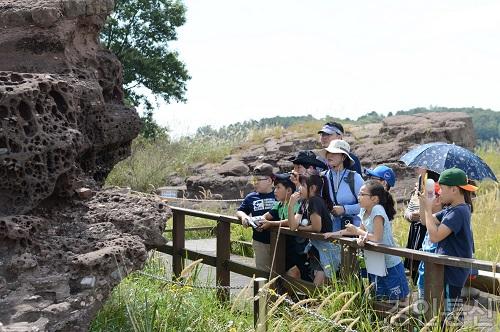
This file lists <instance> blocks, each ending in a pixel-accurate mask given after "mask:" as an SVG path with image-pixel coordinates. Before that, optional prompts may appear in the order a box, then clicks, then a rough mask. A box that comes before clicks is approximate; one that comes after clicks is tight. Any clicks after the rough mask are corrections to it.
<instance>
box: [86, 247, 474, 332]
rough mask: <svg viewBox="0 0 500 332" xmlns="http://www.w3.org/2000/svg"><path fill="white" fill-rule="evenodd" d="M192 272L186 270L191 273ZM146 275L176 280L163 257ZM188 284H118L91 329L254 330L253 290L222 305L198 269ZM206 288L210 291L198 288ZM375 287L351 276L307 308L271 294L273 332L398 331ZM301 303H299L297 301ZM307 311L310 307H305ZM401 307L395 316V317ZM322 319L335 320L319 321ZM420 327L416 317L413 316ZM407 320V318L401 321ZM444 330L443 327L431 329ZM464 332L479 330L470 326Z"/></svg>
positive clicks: (142, 280) (143, 280) (141, 279)
mask: <svg viewBox="0 0 500 332" xmlns="http://www.w3.org/2000/svg"><path fill="white" fill-rule="evenodd" d="M188 269H189V268H186V269H185V271H186V270H188ZM144 272H146V273H149V274H151V275H155V276H159V277H161V278H165V279H166V280H171V277H172V276H171V273H170V267H169V266H166V265H165V263H164V261H163V259H162V258H161V256H160V255H159V254H155V255H152V256H151V258H150V259H149V260H148V262H147V263H146V266H145V268H144ZM184 282H185V284H186V285H185V286H182V285H176V284H173V283H170V282H168V281H163V280H157V279H154V278H150V277H148V276H144V275H142V274H140V273H137V272H134V273H132V274H130V275H129V276H128V277H126V278H125V279H124V280H123V281H122V282H121V284H120V285H119V286H117V287H116V288H115V289H114V290H113V292H112V294H111V297H110V298H109V299H108V301H107V302H106V303H105V305H104V307H103V308H102V309H101V310H100V311H99V313H98V315H97V317H96V318H95V320H94V321H93V322H92V324H91V326H90V331H92V332H98V331H134V332H139V331H140V332H143V331H144V332H151V331H160V332H163V331H203V332H206V331H207V330H209V331H230V332H236V331H252V330H253V292H252V288H251V286H250V288H249V289H247V290H244V291H240V293H239V294H237V295H232V300H231V301H230V302H229V303H221V302H219V301H218V299H217V296H216V291H215V290H214V289H210V287H206V286H209V283H207V281H206V280H202V279H201V277H200V274H199V269H198V268H197V267H195V268H194V269H192V270H191V272H190V273H186V274H185V279H184ZM198 286H204V287H206V289H199V288H197V287H198ZM370 289H371V287H369V285H368V284H367V281H366V280H359V279H358V278H350V279H348V280H346V281H335V280H334V281H333V284H332V285H330V286H327V287H325V288H322V289H321V290H318V291H316V292H315V294H313V298H314V300H312V301H311V302H308V303H307V304H303V305H302V307H298V306H297V307H295V308H294V307H292V306H290V304H285V303H282V302H281V301H280V299H279V295H277V294H276V293H274V291H273V290H270V291H269V294H270V297H269V298H268V322H267V323H268V331H307V332H313V331H331V330H336V329H334V328H333V325H332V323H331V321H332V320H333V321H335V322H337V323H339V324H342V325H343V326H344V327H346V326H348V325H351V324H352V326H351V327H352V328H355V329H356V330H358V331H360V332H373V331H381V330H385V331H399V330H401V325H399V324H400V323H397V322H395V323H391V322H390V320H389V319H381V318H379V317H377V316H376V314H375V311H374V310H373V308H372V305H373V300H372V298H371V295H370V294H371V293H370ZM295 302H298V300H295ZM304 307H306V308H307V309H304ZM399 310H400V309H398V310H396V311H395V312H394V315H395V314H396V313H397V311H399ZM311 312H314V313H311ZM317 315H319V316H321V317H324V318H326V319H327V320H330V321H325V320H323V319H319V318H318V317H317ZM410 319H411V320H413V322H415V323H418V320H416V319H415V318H410ZM404 320H406V318H403V319H402V320H400V321H399V322H402V321H404ZM431 331H439V328H434V329H431ZM462 331H475V329H473V328H465V329H463V330H462Z"/></svg>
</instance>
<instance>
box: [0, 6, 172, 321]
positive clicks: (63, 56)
mask: <svg viewBox="0 0 500 332" xmlns="http://www.w3.org/2000/svg"><path fill="white" fill-rule="evenodd" d="M113 5H114V3H113V1H112V0H102V1H101V0H0V179H1V181H0V330H2V331H3V330H5V331H32V330H33V331H35V330H36V331H46V330H47V331H80V330H87V328H88V326H89V323H90V321H91V319H92V318H93V316H94V315H95V313H96V311H97V310H98V309H99V308H100V307H101V306H102V303H103V301H104V300H105V299H106V298H107V296H108V295H109V293H110V291H111V289H112V288H113V287H114V286H115V285H117V284H118V282H119V281H120V280H121V278H122V277H123V276H125V275H127V274H128V273H129V272H130V271H132V270H134V269H138V268H141V267H142V265H143V264H144V262H145V259H146V257H147V251H146V250H147V248H148V247H154V246H158V245H162V244H164V243H165V239H164V238H163V237H162V233H163V230H164V227H165V221H166V219H167V218H168V217H169V216H170V210H169V209H168V208H167V207H166V206H165V205H164V204H163V203H162V202H161V201H159V200H157V199H155V198H153V197H147V196H144V195H139V194H130V193H123V192H121V191H120V190H119V189H114V190H106V191H101V192H99V191H97V192H96V190H99V188H100V186H101V185H102V184H103V182H104V179H105V178H106V176H107V174H108V173H109V171H110V170H111V169H112V167H113V166H114V165H115V164H116V163H117V162H118V161H119V160H121V159H123V158H125V157H127V156H128V155H129V151H130V143H131V141H132V139H133V138H134V137H136V136H137V134H138V132H139V129H140V119H139V117H138V115H137V113H136V111H135V109H133V108H130V107H126V106H125V105H124V104H123V91H122V68H121V65H120V63H119V61H118V60H117V58H116V57H115V56H114V55H113V54H112V53H110V52H109V51H108V50H106V49H104V48H103V47H102V46H101V45H100V44H99V38H98V37H99V32H100V30H101V28H102V26H103V24H104V22H105V19H106V17H107V15H108V14H109V13H110V11H111V10H112V8H113ZM92 196H93V197H92Z"/></svg>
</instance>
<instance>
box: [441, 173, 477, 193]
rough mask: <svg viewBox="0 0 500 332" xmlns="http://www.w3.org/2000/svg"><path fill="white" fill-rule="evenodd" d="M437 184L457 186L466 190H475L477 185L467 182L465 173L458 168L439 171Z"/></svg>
mask: <svg viewBox="0 0 500 332" xmlns="http://www.w3.org/2000/svg"><path fill="white" fill-rule="evenodd" d="M438 183H439V184H444V185H445V186H457V187H460V188H462V189H464V190H467V191H476V190H477V187H476V186H473V185H471V184H469V182H468V179H467V174H465V172H464V171H462V170H461V169H459V168H455V167H454V168H449V169H447V170H444V171H443V172H441V175H440V176H439V180H438Z"/></svg>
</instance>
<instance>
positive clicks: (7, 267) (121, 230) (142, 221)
mask: <svg viewBox="0 0 500 332" xmlns="http://www.w3.org/2000/svg"><path fill="white" fill-rule="evenodd" d="M33 212H34V213H33V214H32V215H16V216H8V217H1V218H0V252H1V253H2V259H1V264H0V322H2V323H3V324H4V327H5V328H7V329H12V330H14V328H16V327H17V328H20V330H23V331H24V330H26V331H28V330H31V328H33V327H39V328H40V331H86V330H87V328H88V326H89V324H90V322H91V319H92V318H93V317H94V315H95V313H96V312H97V310H98V309H99V308H100V307H101V306H102V304H103V302H104V301H105V299H106V298H107V296H108V295H109V293H110V292H111V290H112V288H113V287H114V286H116V285H117V284H118V283H119V282H120V280H121V279H122V278H123V277H124V276H126V275H127V274H128V273H130V272H131V271H133V270H137V269H140V268H142V266H143V264H144V262H145V260H146V258H147V250H146V249H147V246H146V245H145V243H146V244H148V245H149V246H159V245H164V244H165V239H164V238H163V237H162V236H161V234H162V233H163V231H164V229H165V221H166V219H167V218H169V217H170V210H169V209H168V208H167V207H166V206H165V204H164V203H162V202H161V201H160V200H158V199H157V198H154V197H151V196H147V195H144V194H139V193H135V194H134V193H132V194H128V193H124V192H122V190H117V189H110V190H105V191H101V192H98V193H97V194H96V195H95V196H94V197H93V198H92V199H90V200H88V201H78V200H73V201H70V202H67V201H66V202H57V203H53V204H52V205H51V206H50V207H44V208H37V209H36V210H35V211H33ZM23 328H25V329H23Z"/></svg>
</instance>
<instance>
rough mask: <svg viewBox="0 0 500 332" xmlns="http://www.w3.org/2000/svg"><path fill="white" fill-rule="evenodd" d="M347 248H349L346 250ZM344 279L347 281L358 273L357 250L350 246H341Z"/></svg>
mask: <svg viewBox="0 0 500 332" xmlns="http://www.w3.org/2000/svg"><path fill="white" fill-rule="evenodd" d="M346 247H347V248H346ZM340 250H341V259H342V264H341V266H342V267H341V269H342V270H341V271H342V279H344V280H346V279H347V278H349V277H352V276H354V275H355V274H356V273H357V272H358V270H359V269H358V259H357V249H356V248H354V247H351V246H350V245H340Z"/></svg>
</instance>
